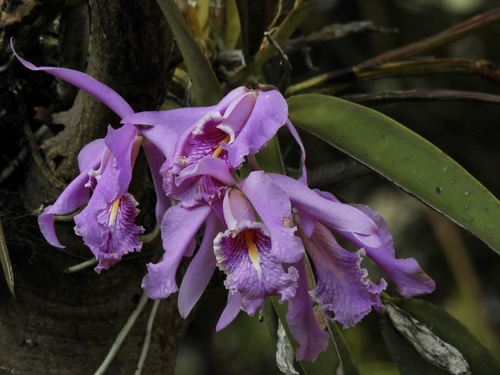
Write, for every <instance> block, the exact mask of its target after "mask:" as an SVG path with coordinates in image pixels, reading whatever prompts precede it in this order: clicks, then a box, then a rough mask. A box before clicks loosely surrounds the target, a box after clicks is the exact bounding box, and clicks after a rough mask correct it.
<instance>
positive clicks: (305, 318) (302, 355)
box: [286, 259, 329, 362]
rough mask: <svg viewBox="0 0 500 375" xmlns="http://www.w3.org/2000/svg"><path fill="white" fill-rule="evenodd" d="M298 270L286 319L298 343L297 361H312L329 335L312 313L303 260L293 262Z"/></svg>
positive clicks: (321, 349) (325, 346)
mask: <svg viewBox="0 0 500 375" xmlns="http://www.w3.org/2000/svg"><path fill="white" fill-rule="evenodd" d="M293 267H295V268H296V269H297V270H298V272H299V279H298V286H297V292H296V293H295V296H294V297H293V298H291V299H290V301H289V302H288V312H287V313H286V321H287V322H288V327H289V328H290V331H291V332H292V335H293V337H295V340H297V342H298V343H299V345H300V347H299V348H298V349H297V353H296V357H297V360H298V361H311V362H314V361H315V360H316V357H317V356H318V354H319V353H321V352H324V351H325V350H326V348H327V347H328V340H329V335H328V333H327V332H326V331H324V330H323V329H321V327H320V326H319V324H318V321H317V319H316V316H315V314H314V310H313V306H312V300H311V296H310V295H309V293H308V289H309V286H308V280H307V270H306V266H305V261H304V260H303V259H302V260H300V261H299V262H297V263H295V264H293Z"/></svg>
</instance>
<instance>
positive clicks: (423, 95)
mask: <svg viewBox="0 0 500 375" xmlns="http://www.w3.org/2000/svg"><path fill="white" fill-rule="evenodd" d="M342 99H346V100H349V101H351V102H355V103H359V104H363V105H380V104H389V103H397V102H405V101H465V102H481V103H487V104H500V96H499V95H492V94H485V93H482V92H470V91H456V90H408V91H384V92H377V93H372V94H353V95H345V96H342Z"/></svg>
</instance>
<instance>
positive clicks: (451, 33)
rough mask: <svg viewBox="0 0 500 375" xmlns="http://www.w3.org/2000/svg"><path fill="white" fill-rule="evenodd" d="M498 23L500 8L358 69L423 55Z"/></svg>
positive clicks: (367, 61) (379, 56)
mask: <svg viewBox="0 0 500 375" xmlns="http://www.w3.org/2000/svg"><path fill="white" fill-rule="evenodd" d="M498 22H500V8H495V9H492V10H490V11H488V12H486V13H483V14H480V15H477V16H475V17H472V18H470V19H468V20H466V21H464V22H462V23H459V24H458V25H455V26H452V27H450V28H448V29H446V30H443V31H441V32H440V33H438V34H435V35H432V36H430V37H428V38H425V39H422V40H419V41H418V42H415V43H411V44H408V45H406V46H403V47H400V48H396V49H392V50H390V51H387V52H384V53H382V54H380V55H378V56H375V57H373V58H370V59H368V60H366V61H363V62H362V63H361V64H358V65H357V66H356V68H357V69H366V68H370V67H373V66H378V65H380V64H383V63H386V62H388V61H395V60H402V59H405V58H408V57H410V56H415V55H419V54H423V53H426V52H428V51H431V50H433V49H436V48H438V47H441V46H443V45H445V44H448V43H451V42H454V41H455V40H458V39H460V38H463V37H464V36H466V35H469V34H472V33H474V32H476V31H478V30H480V29H482V28H484V27H487V26H490V25H493V24H495V23H498Z"/></svg>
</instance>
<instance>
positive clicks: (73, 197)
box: [38, 172, 89, 248]
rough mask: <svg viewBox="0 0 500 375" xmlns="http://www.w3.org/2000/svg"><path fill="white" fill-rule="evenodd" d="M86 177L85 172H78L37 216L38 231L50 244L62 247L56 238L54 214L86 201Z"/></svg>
mask: <svg viewBox="0 0 500 375" xmlns="http://www.w3.org/2000/svg"><path fill="white" fill-rule="evenodd" d="M88 178H89V177H88V174H87V173H86V172H83V173H81V174H79V175H78V176H77V177H76V178H75V179H74V180H73V181H71V183H70V184H69V185H68V186H67V187H66V189H64V191H63V192H62V193H61V195H60V196H59V198H57V200H56V201H55V202H54V204H53V205H51V206H48V207H46V208H45V210H44V211H43V212H42V214H41V215H39V216H38V224H39V226H40V231H41V232H42V234H43V236H44V237H45V239H46V240H47V242H48V243H50V244H51V245H52V246H56V247H61V248H63V247H64V246H63V245H61V243H60V242H59V240H58V239H57V235H56V232H55V228H54V215H64V214H68V213H70V212H73V211H75V210H76V209H77V208H78V207H80V206H82V205H83V204H85V203H86V202H87V200H88V199H89V189H88V188H86V187H85V183H86V182H87V180H88Z"/></svg>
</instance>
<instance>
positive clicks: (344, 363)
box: [271, 297, 359, 375]
mask: <svg viewBox="0 0 500 375" xmlns="http://www.w3.org/2000/svg"><path fill="white" fill-rule="evenodd" d="M271 301H272V303H273V306H274V309H275V310H276V313H277V314H278V318H279V319H280V321H281V324H283V328H284V329H285V332H286V334H287V336H288V338H289V340H290V343H291V344H292V348H293V349H294V351H297V349H298V343H297V342H296V341H295V339H294V338H293V335H292V334H291V332H290V329H289V328H288V324H287V321H286V312H287V307H286V304H280V303H279V302H278V298H277V297H272V298H271ZM328 331H329V333H330V340H329V342H328V348H327V350H326V351H325V352H323V353H320V354H319V355H318V357H317V358H316V361H315V362H308V361H299V362H298V364H299V366H300V368H301V370H302V372H303V373H304V374H305V375H316V374H344V375H359V370H358V368H357V366H356V364H355V363H354V360H353V358H352V356H351V351H350V350H349V347H348V346H347V343H346V342H345V339H344V337H343V336H342V334H341V332H340V330H339V328H338V327H337V326H336V325H335V323H330V324H329V326H328Z"/></svg>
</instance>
